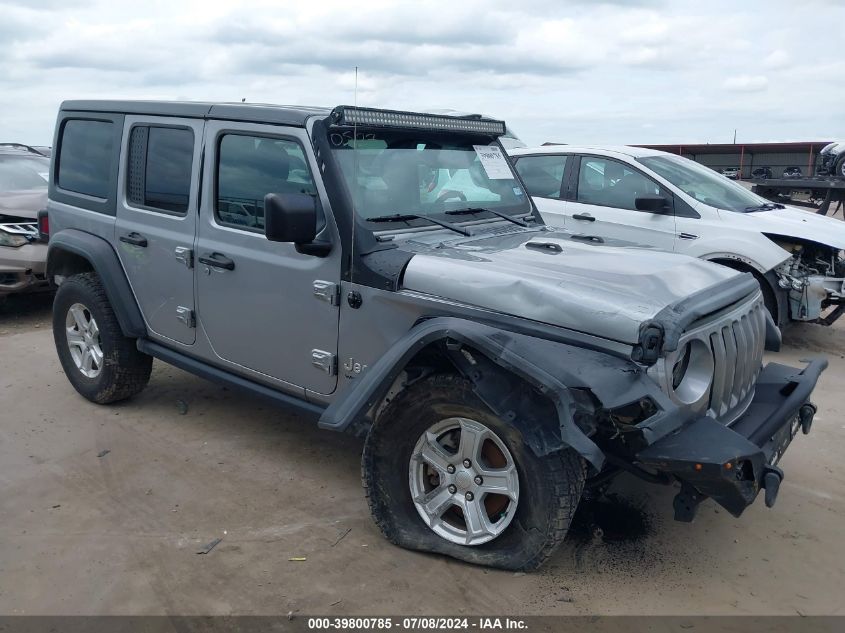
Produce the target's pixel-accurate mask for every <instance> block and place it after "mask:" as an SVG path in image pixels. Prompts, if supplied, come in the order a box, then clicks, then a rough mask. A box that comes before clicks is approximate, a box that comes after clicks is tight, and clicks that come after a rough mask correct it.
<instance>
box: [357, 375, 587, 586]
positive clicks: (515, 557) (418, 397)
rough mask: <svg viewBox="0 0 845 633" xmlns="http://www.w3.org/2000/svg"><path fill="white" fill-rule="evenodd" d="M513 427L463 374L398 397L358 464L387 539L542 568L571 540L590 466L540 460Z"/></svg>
mask: <svg viewBox="0 0 845 633" xmlns="http://www.w3.org/2000/svg"><path fill="white" fill-rule="evenodd" d="M517 426H518V425H515V424H513V423H508V422H505V421H503V420H501V419H500V418H498V417H497V416H496V415H495V414H493V413H492V412H491V411H490V410H489V409H488V408H487V407H486V406H485V405H484V403H483V402H482V401H481V400H480V399H479V398H478V396H476V395H475V393H474V392H473V390H472V386H471V384H470V383H469V382H468V381H467V380H465V379H464V378H462V377H460V376H455V375H437V376H431V377H429V378H426V379H424V380H420V381H418V382H416V383H414V384H413V385H411V386H409V387H408V388H407V389H405V390H404V391H402V392H401V393H400V394H398V395H397V396H396V397H395V398H394V399H393V400H392V401H391V402H390V404H388V405H387V406H386V407H385V409H384V411H383V412H382V414H381V415H380V416H379V419H378V420H377V421H376V423H375V424H374V425H373V427H372V429H371V430H370V433H369V435H368V437H367V441H366V444H365V447H364V455H363V462H362V472H363V480H364V486H365V488H366V490H367V496H368V499H369V503H370V510H371V512H372V514H373V518H374V520H375V522H376V524H377V525H378V526H379V528H380V529H381V531H382V533H383V534H384V535H385V536H386V537H387V538H388V539H389V540H390V541H391V542H393V543H395V544H397V545H400V546H403V547H407V548H409V549H416V550H422V551H429V552H437V553H441V554H446V555H448V556H452V557H454V558H458V559H460V560H464V561H468V562H473V563H479V564H483V565H490V566H493V567H500V568H503V569H511V570H531V569H536V568H537V567H539V566H540V565H541V564H542V563H543V562H544V561H545V560H546V559H547V558H548V557H549V556H550V555H551V554H552V553H553V552H554V550H555V549H556V548H557V546H558V545H559V544H560V542H561V541H562V540H563V538H564V537H565V536H566V533H567V531H568V529H569V524H570V522H571V520H572V516H573V514H574V513H575V509H576V507H577V506H578V502H579V500H580V497H581V491H582V489H583V486H584V479H585V465H584V462H583V460H582V459H581V457H580V456H579V455H578V454H577V453H575V452H574V451H572V450H563V451H559V452H556V453H552V454H550V455H546V456H543V457H537V456H536V455H535V454H534V453H533V452H532V451H531V449H530V448H528V447H527V446H526V444H525V442H524V441H523V437H522V434H521V433H520V432H519V430H518V428H517Z"/></svg>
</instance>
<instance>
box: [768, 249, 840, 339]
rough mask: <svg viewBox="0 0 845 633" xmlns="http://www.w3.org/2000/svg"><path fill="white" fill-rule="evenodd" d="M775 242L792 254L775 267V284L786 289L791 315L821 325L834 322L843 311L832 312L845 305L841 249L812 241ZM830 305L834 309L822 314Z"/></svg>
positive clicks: (799, 319) (796, 318) (798, 319)
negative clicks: (776, 277)
mask: <svg viewBox="0 0 845 633" xmlns="http://www.w3.org/2000/svg"><path fill="white" fill-rule="evenodd" d="M777 243H778V246H780V247H781V248H783V249H784V250H785V251H787V252H789V253H792V258H791V259H790V260H788V261H786V262H784V263H783V264H782V265H781V266H779V267H778V268H777V269H776V270H775V272H776V273H777V276H778V285H779V286H780V287H781V288H782V289H783V290H785V291H787V297H788V300H789V312H790V315H791V317H792V318H793V319H795V320H797V321H815V322H818V323H822V324H823V325H830V324H831V323H833V321H834V320H835V319H836V318H838V316H839V315H840V314H841V313H842V311H835V309H836V307H837V306H840V305H845V258H843V252H842V251H840V250H838V249H835V248H832V247H830V246H825V245H823V244H818V243H815V242H803V243H796V242H777ZM829 308H833V310H831V314H828V315H826V316H825V315H824V314H823V313H824V312H825V311H826V310H828V309H829ZM834 314H836V316H835V317H833V315H834ZM831 317H833V318H831Z"/></svg>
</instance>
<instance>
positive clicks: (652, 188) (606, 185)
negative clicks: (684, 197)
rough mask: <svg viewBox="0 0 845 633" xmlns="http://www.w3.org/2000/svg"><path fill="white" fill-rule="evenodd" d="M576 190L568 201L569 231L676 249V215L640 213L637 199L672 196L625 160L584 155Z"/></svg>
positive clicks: (665, 248)
mask: <svg viewBox="0 0 845 633" xmlns="http://www.w3.org/2000/svg"><path fill="white" fill-rule="evenodd" d="M580 159H581V160H580V170H579V172H578V178H577V187H576V188H575V191H574V192H573V191H570V192H569V199H568V200H567V201H566V203H565V204H566V216H567V222H566V228H568V229H571V230H573V231H579V232H583V233H586V234H589V235H597V236H599V237H607V238H614V239H619V240H624V241H626V242H631V243H633V244H636V245H638V246H651V247H653V248H658V249H660V250H664V251H672V250H674V249H675V239H676V227H675V216H674V215H663V214H657V213H649V212H647V211H637V208H636V205H635V200H636V198H637V197H638V196H645V195H662V196H665V197H666V198H668V199H670V200H671V198H672V194H671V193H670V192H668V191H666V190H665V189H664V188H663V187H661V186H660V185H659V184H658V183H657V182H655V181H654V180H652V179H651V178H649V177H648V176H646V175H644V174H643V173H642V172H640V171H638V170H636V169H635V168H633V167H632V166H630V165H628V164H627V163H624V162H622V161H618V160H615V159H613V158H608V157H606V156H581V157H580Z"/></svg>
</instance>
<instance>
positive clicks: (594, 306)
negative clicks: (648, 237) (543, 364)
mask: <svg viewBox="0 0 845 633" xmlns="http://www.w3.org/2000/svg"><path fill="white" fill-rule="evenodd" d="M531 244H534V245H537V244H540V246H531ZM408 245H410V244H408ZM413 250H415V251H416V254H415V256H414V257H413V258H412V259H411V260H410V262H409V263H408V266H407V268H406V270H405V273H404V277H403V288H405V289H409V290H415V291H418V292H425V293H428V294H432V295H438V296H441V297H446V298H449V299H453V300H457V301H460V302H462V303H468V304H472V305H476V306H480V307H483V308H487V309H490V310H495V311H498V312H504V313H508V314H511V315H514V316H518V317H522V318H526V319H530V320H533V321H540V322H543V323H548V324H551V325H556V326H560V327H566V328H570V329H573V330H578V331H581V332H586V333H589V334H593V335H596V336H600V337H604V338H608V339H613V340H616V341H621V342H624V343H630V344H636V343H637V342H638V340H639V333H640V325H641V324H642V323H643V322H644V321H648V320H650V319H652V318H653V317H655V316H656V315H657V314H658V313H659V312H660V311H661V310H663V309H664V308H666V307H668V306H670V305H672V304H674V303H676V302H678V301H679V300H682V299H684V298H686V297H688V296H689V295H691V294H693V293H695V292H698V291H701V290H704V289H706V288H709V287H711V286H712V287H715V286H717V285H719V284H721V283H723V282H724V281H725V280H726V279H729V278H731V277H733V276H739V273H737V272H735V271H733V270H730V269H728V268H725V267H722V266H718V265H716V264H712V263H709V262H705V261H702V260H699V259H696V258H693V257H688V256H685V255H675V254H672V253H662V252H657V251H651V250H644V249H642V248H637V249H633V248H631V249H629V248H617V247H613V246H608V245H599V244H593V243H584V242H581V241H576V240H572V239H571V234H568V233H565V232H563V231H550V232H527V233H520V234H517V235H511V236H508V237H507V238H505V237H501V236H500V237H495V238H494V237H490V238H470V239H459V240H456V241H451V242H440V243H438V244H437V245H436V246H433V245H431V244H419V243H418V244H416V248H414V249H413Z"/></svg>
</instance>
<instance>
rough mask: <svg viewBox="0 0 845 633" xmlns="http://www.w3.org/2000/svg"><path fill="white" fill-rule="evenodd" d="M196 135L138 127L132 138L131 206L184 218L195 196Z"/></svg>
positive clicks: (130, 152)
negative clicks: (194, 160)
mask: <svg viewBox="0 0 845 633" xmlns="http://www.w3.org/2000/svg"><path fill="white" fill-rule="evenodd" d="M193 157H194V133H193V131H192V130H189V129H185V128H169V127H156V126H146V125H138V126H135V127H133V128H132V132H131V134H130V136H129V166H128V170H127V192H126V195H127V197H128V198H129V202H131V203H132V204H134V205H137V206H141V207H147V208H150V209H155V210H160V211H167V212H170V213H178V214H184V213H186V212H187V211H188V202H189V199H190V192H191V165H192V162H193Z"/></svg>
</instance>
